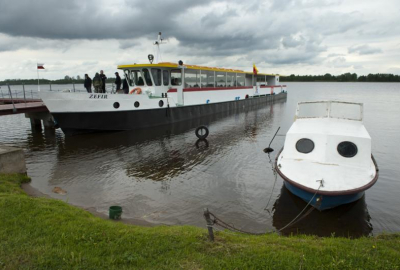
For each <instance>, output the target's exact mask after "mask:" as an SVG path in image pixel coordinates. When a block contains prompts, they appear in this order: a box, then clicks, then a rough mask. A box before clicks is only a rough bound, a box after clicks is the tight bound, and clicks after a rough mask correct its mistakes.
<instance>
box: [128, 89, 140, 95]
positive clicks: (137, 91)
mask: <svg viewBox="0 0 400 270" xmlns="http://www.w3.org/2000/svg"><path fill="white" fill-rule="evenodd" d="M135 92H136V94H138V95H139V94H141V93H142V88H140V87H136V88H133V89H132V90H131V91H130V92H129V94H134V93H135Z"/></svg>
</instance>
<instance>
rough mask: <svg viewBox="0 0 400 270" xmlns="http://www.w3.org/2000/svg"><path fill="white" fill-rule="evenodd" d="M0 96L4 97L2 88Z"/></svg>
mask: <svg viewBox="0 0 400 270" xmlns="http://www.w3.org/2000/svg"><path fill="white" fill-rule="evenodd" d="M1 97H2V98H4V95H3V90H1Z"/></svg>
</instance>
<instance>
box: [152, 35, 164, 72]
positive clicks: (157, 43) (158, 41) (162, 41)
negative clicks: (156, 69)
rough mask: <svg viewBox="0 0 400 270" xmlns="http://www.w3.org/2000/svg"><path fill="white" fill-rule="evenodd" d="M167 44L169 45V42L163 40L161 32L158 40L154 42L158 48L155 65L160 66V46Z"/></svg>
mask: <svg viewBox="0 0 400 270" xmlns="http://www.w3.org/2000/svg"><path fill="white" fill-rule="evenodd" d="M166 43H167V41H166V40H165V39H162V38H161V32H158V37H157V40H156V41H154V43H153V44H154V45H156V46H157V54H156V62H155V64H158V60H159V59H160V60H161V52H160V45H161V44H166ZM161 61H162V60H161Z"/></svg>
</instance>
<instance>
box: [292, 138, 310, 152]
mask: <svg viewBox="0 0 400 270" xmlns="http://www.w3.org/2000/svg"><path fill="white" fill-rule="evenodd" d="M296 149H297V151H299V152H300V153H303V154H308V153H311V152H312V150H314V142H313V141H312V140H310V139H300V140H298V141H297V143H296Z"/></svg>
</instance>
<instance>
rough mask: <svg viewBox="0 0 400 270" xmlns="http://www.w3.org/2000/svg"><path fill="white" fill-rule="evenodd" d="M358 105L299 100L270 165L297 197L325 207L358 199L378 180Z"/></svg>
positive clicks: (321, 207) (376, 169)
mask: <svg viewBox="0 0 400 270" xmlns="http://www.w3.org/2000/svg"><path fill="white" fill-rule="evenodd" d="M362 120H363V104H361V103H351V102H339V101H313V102H300V103H299V104H298V106H297V112H296V117H295V121H294V123H293V125H292V126H291V127H290V129H289V131H288V132H287V134H286V140H285V145H284V147H283V149H282V150H281V152H280V153H279V155H278V157H277V158H276V161H275V168H276V170H277V172H278V173H279V175H280V176H281V177H282V178H283V179H284V184H285V186H286V187H287V188H288V189H289V191H291V192H292V193H293V194H295V195H296V196H298V197H300V198H302V199H303V200H304V201H306V202H310V204H311V205H313V206H314V207H315V208H317V209H319V210H325V209H329V208H333V207H336V206H338V205H341V204H346V203H350V202H353V201H356V200H358V199H360V198H361V197H362V196H363V195H364V191H365V190H367V189H368V188H370V187H371V186H373V185H374V184H375V183H376V181H377V180H378V175H379V173H378V171H379V170H378V166H377V164H376V162H375V159H374V157H373V156H372V154H371V137H370V136H369V134H368V132H367V130H366V129H365V127H364V125H363V122H362Z"/></svg>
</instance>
